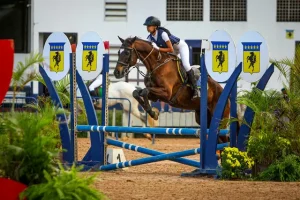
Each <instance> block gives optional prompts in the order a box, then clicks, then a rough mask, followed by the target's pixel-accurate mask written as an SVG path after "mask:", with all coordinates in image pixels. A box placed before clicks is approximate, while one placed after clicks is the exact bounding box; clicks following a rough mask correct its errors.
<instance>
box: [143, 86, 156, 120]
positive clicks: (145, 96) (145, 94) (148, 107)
mask: <svg viewBox="0 0 300 200" xmlns="http://www.w3.org/2000/svg"><path fill="white" fill-rule="evenodd" d="M140 95H141V96H142V97H143V99H144V105H145V107H144V109H145V110H146V112H147V113H148V114H149V115H150V116H151V117H152V118H153V119H154V120H158V116H159V112H158V110H153V109H152V107H151V105H150V103H149V90H148V88H145V89H143V90H142V92H141V94H140Z"/></svg>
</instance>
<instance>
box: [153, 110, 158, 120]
mask: <svg viewBox="0 0 300 200" xmlns="http://www.w3.org/2000/svg"><path fill="white" fill-rule="evenodd" d="M153 112H154V116H153V119H154V120H158V116H159V112H157V111H153Z"/></svg>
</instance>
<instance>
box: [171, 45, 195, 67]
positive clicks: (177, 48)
mask: <svg viewBox="0 0 300 200" xmlns="http://www.w3.org/2000/svg"><path fill="white" fill-rule="evenodd" d="M173 48H174V53H175V54H177V55H178V54H180V58H181V61H182V64H183V67H184V69H185V71H190V69H191V65H190V61H189V59H190V51H189V47H188V45H187V44H186V43H185V41H183V40H180V42H179V43H178V44H177V45H176V44H175V45H174V46H173Z"/></svg>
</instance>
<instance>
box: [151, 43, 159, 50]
mask: <svg viewBox="0 0 300 200" xmlns="http://www.w3.org/2000/svg"><path fill="white" fill-rule="evenodd" d="M152 46H153V47H154V48H155V49H157V50H159V47H158V46H157V45H156V43H154V42H152Z"/></svg>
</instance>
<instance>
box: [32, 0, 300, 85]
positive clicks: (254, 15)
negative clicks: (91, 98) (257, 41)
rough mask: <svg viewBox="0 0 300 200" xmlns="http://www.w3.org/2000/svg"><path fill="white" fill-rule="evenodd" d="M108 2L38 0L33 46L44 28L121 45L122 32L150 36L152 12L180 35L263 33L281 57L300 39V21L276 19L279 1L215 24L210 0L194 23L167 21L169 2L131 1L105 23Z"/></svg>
mask: <svg viewBox="0 0 300 200" xmlns="http://www.w3.org/2000/svg"><path fill="white" fill-rule="evenodd" d="M104 4H105V2H104V0H33V2H32V6H33V8H32V9H33V16H34V17H33V18H34V20H33V46H32V50H38V49H39V33H41V32H54V31H61V32H77V33H78V38H80V36H81V35H82V34H83V33H84V32H86V31H96V32H98V33H99V35H100V36H101V37H102V39H103V40H109V41H110V43H111V44H120V42H119V40H118V38H117V36H118V35H119V36H121V37H123V38H126V37H128V36H139V37H142V38H146V37H147V35H148V33H147V31H146V28H145V27H144V26H143V22H144V20H145V19H146V18H147V17H148V16H151V15H154V16H157V17H159V18H160V19H161V22H162V25H163V26H165V27H166V28H168V29H169V30H170V31H171V32H172V33H173V34H174V35H176V36H178V37H180V38H181V39H207V38H208V37H209V36H210V35H211V34H212V32H213V31H215V30H218V29H224V30H226V31H227V32H228V33H229V34H230V35H231V36H232V38H233V40H234V41H235V42H238V40H239V38H240V36H241V35H242V34H243V33H244V32H246V31H249V30H255V31H258V32H259V33H261V34H262V35H263V36H264V37H265V39H266V40H267V43H268V46H269V52H270V57H271V58H276V59H281V58H284V57H290V58H291V57H293V54H294V49H295V40H300V23H287V22H284V23H282V22H281V23H278V22H276V1H275V0H248V8H247V14H248V17H247V22H211V21H210V20H209V15H210V13H209V9H210V0H204V12H203V13H204V21H194V22H191V21H166V0H152V1H146V0H128V1H127V21H120V22H115V21H105V20H104ZM286 29H294V30H295V39H294V40H288V39H286V38H285V30H286ZM278 74H279V73H278V71H277V70H276V72H275V73H274V74H273V76H272V78H271V80H270V82H269V84H268V85H267V87H268V88H275V89H280V88H281V87H282V85H281V81H278ZM133 76H134V75H133ZM243 85H244V86H245V85H247V86H248V87H249V84H243Z"/></svg>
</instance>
